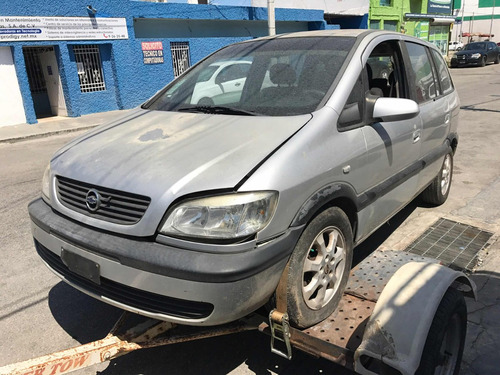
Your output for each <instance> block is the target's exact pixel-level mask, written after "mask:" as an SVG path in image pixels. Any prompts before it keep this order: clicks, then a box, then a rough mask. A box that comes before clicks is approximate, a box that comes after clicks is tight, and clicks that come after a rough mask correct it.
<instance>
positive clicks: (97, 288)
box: [35, 240, 214, 319]
mask: <svg viewBox="0 0 500 375" xmlns="http://www.w3.org/2000/svg"><path fill="white" fill-rule="evenodd" d="M35 248H36V251H37V252H38V254H39V255H40V257H41V258H42V259H43V260H44V261H45V263H47V264H48V265H49V266H50V267H51V268H52V269H53V270H54V271H56V272H57V273H58V274H60V275H62V276H64V278H65V279H66V280H68V281H69V282H70V283H72V284H74V285H76V286H78V287H80V288H82V289H84V290H86V291H88V292H90V293H92V294H95V295H98V296H102V297H106V298H109V299H110V300H113V301H116V302H119V303H122V304H124V305H126V306H130V307H134V308H136V309H140V310H143V311H147V312H150V313H156V314H158V313H159V314H165V315H170V316H176V317H180V318H185V319H203V318H206V317H207V316H209V315H210V314H211V313H212V311H213V309H214V306H213V305H212V304H210V303H207V302H195V301H187V300H182V299H178V298H173V297H166V296H163V295H161V294H156V293H151V292H146V291H143V290H140V289H136V288H132V287H129V286H127V285H123V284H120V283H117V282H114V281H111V280H109V279H106V278H104V277H101V278H100V282H101V284H95V283H93V282H92V281H90V280H87V279H86V278H84V277H82V276H80V275H77V274H76V273H74V272H72V271H70V270H69V269H68V267H66V265H65V264H64V263H63V262H62V260H61V258H60V257H59V256H57V255H56V254H54V253H53V252H52V251H50V250H49V249H47V248H46V247H44V246H43V245H42V244H41V243H40V242H38V241H36V240H35Z"/></svg>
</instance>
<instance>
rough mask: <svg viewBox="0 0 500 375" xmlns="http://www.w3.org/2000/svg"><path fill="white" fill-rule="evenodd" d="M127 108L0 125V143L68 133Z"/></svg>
mask: <svg viewBox="0 0 500 375" xmlns="http://www.w3.org/2000/svg"><path fill="white" fill-rule="evenodd" d="M128 111H129V110H128V109H125V110H117V111H109V112H100V113H92V114H89V115H83V116H81V117H59V116H54V117H47V118H43V119H39V120H38V124H18V125H10V126H2V127H0V143H4V142H7V143H10V142H19V141H23V140H27V139H32V138H40V137H44V136H47V135H53V134H61V133H69V132H74V131H78V130H85V129H91V128H93V127H96V126H98V125H101V124H105V123H107V122H110V121H112V120H113V119H115V118H117V117H121V116H123V115H124V114H125V113H127V112H128Z"/></svg>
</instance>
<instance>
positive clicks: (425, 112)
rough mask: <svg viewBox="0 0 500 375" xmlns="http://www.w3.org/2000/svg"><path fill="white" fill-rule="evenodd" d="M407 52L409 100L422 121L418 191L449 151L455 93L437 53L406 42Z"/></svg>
mask: <svg viewBox="0 0 500 375" xmlns="http://www.w3.org/2000/svg"><path fill="white" fill-rule="evenodd" d="M405 47H406V49H407V51H408V57H409V69H408V76H409V80H410V83H411V85H410V87H411V94H412V98H413V99H414V100H415V101H416V102H417V103H418V105H419V107H420V116H421V119H422V133H421V142H420V143H421V159H422V167H423V170H422V171H421V173H420V176H419V182H418V189H419V190H421V189H423V188H425V187H426V186H427V185H428V184H429V183H430V182H431V181H432V179H433V178H434V177H436V176H437V174H438V171H439V168H440V167H441V163H442V158H443V157H444V153H445V152H446V151H447V149H448V147H447V144H446V142H445V141H446V137H447V135H448V133H449V128H450V121H451V112H452V108H453V107H454V106H456V105H458V103H453V98H454V96H450V95H449V94H450V93H451V92H452V91H454V88H453V85H452V83H451V79H450V76H449V73H448V69H447V67H446V65H445V63H444V60H443V58H442V57H441V55H440V53H439V52H437V51H435V50H434V49H431V48H429V47H427V46H424V45H422V44H419V43H414V42H405Z"/></svg>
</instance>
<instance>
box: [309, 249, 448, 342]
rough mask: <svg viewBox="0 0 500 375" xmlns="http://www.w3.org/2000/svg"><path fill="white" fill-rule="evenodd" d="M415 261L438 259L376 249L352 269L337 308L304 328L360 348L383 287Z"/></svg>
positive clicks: (322, 337)
mask: <svg viewBox="0 0 500 375" xmlns="http://www.w3.org/2000/svg"><path fill="white" fill-rule="evenodd" d="M412 261H415V262H432V263H438V261H437V260H435V259H429V258H426V257H422V256H417V255H415V254H410V253H407V252H404V251H392V250H385V251H381V250H379V251H375V252H373V253H372V254H371V255H370V256H368V257H367V258H365V259H364V260H363V261H362V262H361V263H359V264H358V265H357V266H356V267H354V268H353V269H352V270H351V274H350V275H349V282H348V283H347V287H346V290H345V293H344V296H343V297H342V300H341V301H340V304H339V306H338V308H337V309H336V310H335V312H334V313H333V314H332V315H330V316H329V317H328V318H327V319H325V320H324V321H322V322H321V323H318V324H317V325H315V326H313V327H311V328H308V329H306V330H305V331H304V332H305V333H306V334H308V335H310V336H313V337H316V338H319V339H321V340H325V341H327V342H329V343H331V344H335V345H338V346H340V347H344V348H347V349H349V350H352V351H354V350H356V348H357V347H358V346H359V344H360V343H361V339H362V337H363V332H364V331H365V327H366V323H367V322H368V318H369V317H370V315H371V313H372V310H373V309H374V307H375V303H376V302H377V300H378V297H379V296H380V294H381V293H382V290H383V289H384V287H385V286H386V284H387V283H388V282H389V279H390V278H391V277H392V275H393V274H394V273H395V272H396V271H397V270H398V268H400V267H401V266H402V265H404V264H406V263H408V262H412Z"/></svg>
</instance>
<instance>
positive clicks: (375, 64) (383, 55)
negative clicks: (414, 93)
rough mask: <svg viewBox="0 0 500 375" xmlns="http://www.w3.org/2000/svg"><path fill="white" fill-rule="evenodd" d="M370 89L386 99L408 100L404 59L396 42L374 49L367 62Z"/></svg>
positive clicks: (382, 44)
mask: <svg viewBox="0 0 500 375" xmlns="http://www.w3.org/2000/svg"><path fill="white" fill-rule="evenodd" d="M366 71H367V76H368V88H369V89H370V90H371V91H372V93H375V94H376V95H379V96H383V97H386V98H406V97H407V95H406V81H405V75H404V71H405V69H404V65H403V59H402V57H401V52H400V49H399V45H398V43H397V42H395V41H389V42H383V43H380V44H379V45H378V46H376V47H375V48H374V50H373V51H372V53H371V54H370V56H369V57H368V61H367V62H366Z"/></svg>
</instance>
